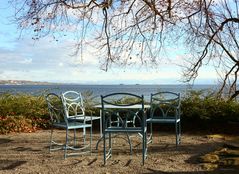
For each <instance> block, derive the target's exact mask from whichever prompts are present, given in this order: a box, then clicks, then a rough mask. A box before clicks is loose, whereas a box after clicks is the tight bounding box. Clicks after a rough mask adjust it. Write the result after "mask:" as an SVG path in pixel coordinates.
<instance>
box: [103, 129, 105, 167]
mask: <svg viewBox="0 0 239 174" xmlns="http://www.w3.org/2000/svg"><path fill="white" fill-rule="evenodd" d="M103 145H104V165H105V164H106V147H105V146H106V144H105V133H103Z"/></svg>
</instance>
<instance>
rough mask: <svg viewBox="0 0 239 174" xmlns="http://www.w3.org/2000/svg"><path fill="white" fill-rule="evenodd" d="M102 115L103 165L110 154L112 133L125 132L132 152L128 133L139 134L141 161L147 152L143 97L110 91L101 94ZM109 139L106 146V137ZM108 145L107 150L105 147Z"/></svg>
mask: <svg viewBox="0 0 239 174" xmlns="http://www.w3.org/2000/svg"><path fill="white" fill-rule="evenodd" d="M101 104H102V116H103V146H104V165H105V164H106V161H107V159H108V158H110V157H111V156H112V140H111V138H112V134H122V133H123V134H126V136H127V141H128V143H129V146H130V154H132V145H131V140H130V138H129V134H133V133H134V134H140V136H139V137H140V138H141V140H142V163H143V164H144V161H145V159H146V154H147V138H146V136H147V134H146V133H147V132H146V131H147V127H146V117H145V115H144V97H143V96H137V95H134V94H130V93H112V94H109V95H105V96H101ZM107 138H108V139H109V144H108V146H107V145H106V139H107ZM107 147H108V150H107V149H106V148H107Z"/></svg>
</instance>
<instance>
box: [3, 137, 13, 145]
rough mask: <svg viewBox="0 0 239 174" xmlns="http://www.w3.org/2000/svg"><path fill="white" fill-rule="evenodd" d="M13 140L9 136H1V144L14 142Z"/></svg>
mask: <svg viewBox="0 0 239 174" xmlns="http://www.w3.org/2000/svg"><path fill="white" fill-rule="evenodd" d="M12 141H13V140H10V139H8V138H0V144H7V143H10V142H12Z"/></svg>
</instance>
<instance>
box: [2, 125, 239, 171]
mask: <svg viewBox="0 0 239 174" xmlns="http://www.w3.org/2000/svg"><path fill="white" fill-rule="evenodd" d="M64 136H65V132H64V131H62V130H56V131H55V137H56V139H58V140H60V139H62V140H64ZM99 137H100V135H99V134H96V133H94V134H93V150H92V154H85V155H82V156H74V157H68V158H67V159H66V160H64V158H63V151H62V150H59V151H55V152H51V153H49V138H50V131H49V130H41V131H37V132H34V133H14V134H8V135H0V173H4V174H8V173H14V174H17V173H19V174H20V173H21V174H22V173H23V174H25V173H34V174H35V173H36V174H44V173H48V174H54V173H61V174H64V173H67V174H70V173H91V174H93V173H97V174H98V173H103V174H111V173H131V174H133V173H145V174H147V173H148V174H150V173H163V174H167V173H175V174H179V173H182V174H187V173H199V174H202V173H239V171H237V170H235V169H218V170H217V171H207V170H206V169H204V168H203V167H202V165H201V164H200V163H199V162H198V157H199V156H200V155H203V154H205V153H207V152H210V151H213V150H216V149H218V148H220V147H222V146H223V144H224V139H222V138H211V137H210V136H206V135H202V134H201V135H190V134H183V136H182V143H181V145H180V146H179V147H178V148H177V149H176V147H175V135H174V134H169V133H166V132H164V133H159V134H154V139H153V140H154V142H153V143H152V144H149V145H148V156H147V159H146V162H145V165H144V166H142V165H141V164H142V163H141V159H142V154H141V150H140V149H141V145H140V144H139V142H140V139H139V137H137V136H136V137H132V142H133V154H132V155H130V153H129V145H128V144H127V142H126V141H125V140H124V139H122V138H119V137H118V138H114V139H113V156H112V158H110V159H109V160H108V161H107V164H106V166H104V165H103V151H102V150H103V148H102V144H103V143H102V142H101V143H100V145H99V149H98V150H96V149H95V145H96V142H97V140H98V139H99Z"/></svg>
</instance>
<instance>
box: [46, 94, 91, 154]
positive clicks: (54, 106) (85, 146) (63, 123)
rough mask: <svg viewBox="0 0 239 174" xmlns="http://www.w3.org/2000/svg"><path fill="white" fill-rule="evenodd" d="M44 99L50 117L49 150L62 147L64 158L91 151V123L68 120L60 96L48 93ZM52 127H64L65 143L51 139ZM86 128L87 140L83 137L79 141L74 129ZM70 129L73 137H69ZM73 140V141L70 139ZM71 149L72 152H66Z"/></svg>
mask: <svg viewBox="0 0 239 174" xmlns="http://www.w3.org/2000/svg"><path fill="white" fill-rule="evenodd" d="M46 101H47V105H48V110H49V113H50V118H51V124H52V128H51V137H50V152H51V151H54V150H59V149H64V158H66V157H67V156H71V155H80V154H83V153H88V152H90V153H91V143H92V126H91V124H85V123H80V122H78V121H74V120H71V121H69V120H68V118H67V116H66V114H65V112H64V109H63V104H62V100H61V98H60V97H59V96H58V95H56V94H54V93H49V94H48V95H47V96H46ZM54 128H59V129H65V130H66V139H65V143H63V144H60V143H57V142H56V141H55V140H53V131H54ZM86 128H89V129H90V134H89V136H90V137H89V142H88V143H86V141H85V137H84V142H83V143H80V141H79V138H77V137H76V130H77V129H83V130H85V129H86ZM70 130H74V135H73V138H72V139H71V137H70ZM71 140H73V142H72V141H71ZM69 150H72V152H70V153H69V152H68V151H69Z"/></svg>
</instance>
